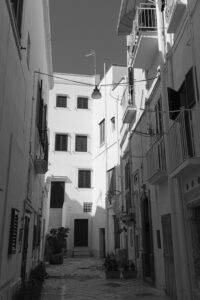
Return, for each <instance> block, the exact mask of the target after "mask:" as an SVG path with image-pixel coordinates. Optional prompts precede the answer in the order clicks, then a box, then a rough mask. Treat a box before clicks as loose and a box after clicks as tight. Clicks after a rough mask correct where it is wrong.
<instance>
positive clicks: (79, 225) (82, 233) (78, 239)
mask: <svg viewBox="0 0 200 300" xmlns="http://www.w3.org/2000/svg"><path fill="white" fill-rule="evenodd" d="M74 247H88V219H75V220H74Z"/></svg>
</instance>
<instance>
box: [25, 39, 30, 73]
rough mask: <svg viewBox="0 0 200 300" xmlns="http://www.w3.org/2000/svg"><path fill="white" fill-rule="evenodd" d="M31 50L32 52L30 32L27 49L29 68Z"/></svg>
mask: <svg viewBox="0 0 200 300" xmlns="http://www.w3.org/2000/svg"><path fill="white" fill-rule="evenodd" d="M30 52H31V39H30V34H28V38H27V51H26V53H27V54H26V63H27V67H28V69H29V68H30Z"/></svg>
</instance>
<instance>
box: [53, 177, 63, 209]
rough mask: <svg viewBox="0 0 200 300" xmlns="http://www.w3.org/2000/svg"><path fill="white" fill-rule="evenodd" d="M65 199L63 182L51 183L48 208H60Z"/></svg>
mask: <svg viewBox="0 0 200 300" xmlns="http://www.w3.org/2000/svg"><path fill="white" fill-rule="evenodd" d="M64 198H65V182H64V181H52V182H51V196H50V208H62V207H63V203H64Z"/></svg>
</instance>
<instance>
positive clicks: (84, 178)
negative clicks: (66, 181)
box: [78, 170, 91, 188]
mask: <svg viewBox="0 0 200 300" xmlns="http://www.w3.org/2000/svg"><path fill="white" fill-rule="evenodd" d="M78 187H79V188H91V171H90V170H79V171H78Z"/></svg>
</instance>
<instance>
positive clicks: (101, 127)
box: [99, 119, 105, 145]
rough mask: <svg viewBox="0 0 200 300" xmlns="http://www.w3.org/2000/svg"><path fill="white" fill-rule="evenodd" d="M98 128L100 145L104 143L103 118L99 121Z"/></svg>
mask: <svg viewBox="0 0 200 300" xmlns="http://www.w3.org/2000/svg"><path fill="white" fill-rule="evenodd" d="M99 130H100V145H102V144H104V143H105V119H103V120H102V121H101V122H100V123H99Z"/></svg>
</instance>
